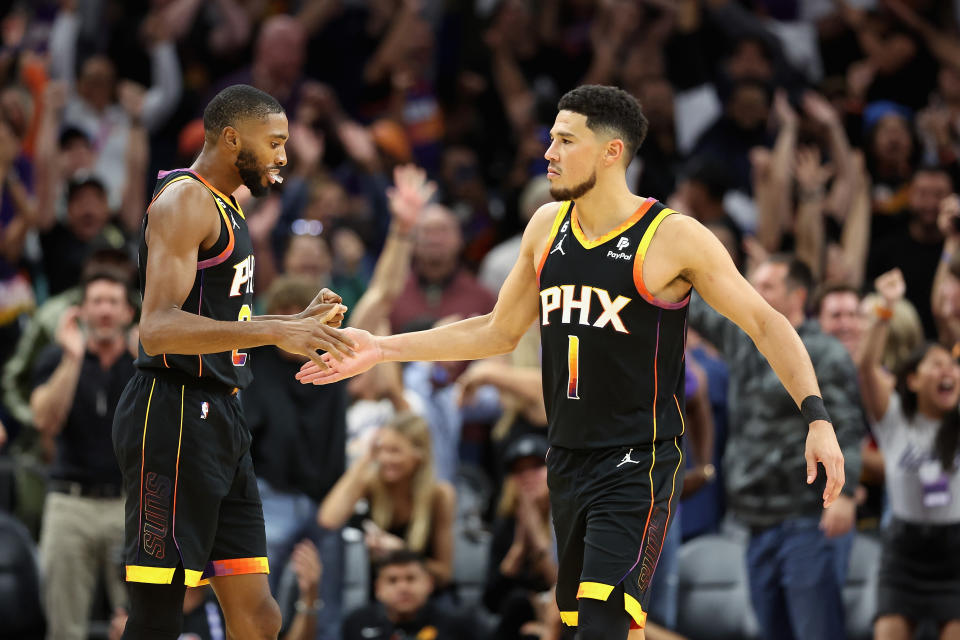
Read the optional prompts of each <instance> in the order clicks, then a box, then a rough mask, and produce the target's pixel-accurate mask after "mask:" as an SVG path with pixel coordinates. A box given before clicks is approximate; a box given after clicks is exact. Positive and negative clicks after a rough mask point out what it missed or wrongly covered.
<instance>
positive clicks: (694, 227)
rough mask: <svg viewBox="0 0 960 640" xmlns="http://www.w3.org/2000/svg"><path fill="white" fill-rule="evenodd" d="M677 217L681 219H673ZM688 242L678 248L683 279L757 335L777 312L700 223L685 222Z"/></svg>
mask: <svg viewBox="0 0 960 640" xmlns="http://www.w3.org/2000/svg"><path fill="white" fill-rule="evenodd" d="M671 217H677V216H671ZM684 226H685V227H686V228H685V229H684V230H683V231H684V233H683V237H684V240H683V241H682V242H681V243H679V244H678V245H677V246H680V247H683V248H682V250H681V251H679V252H678V254H679V257H680V259H681V261H682V264H681V265H680V273H681V276H682V277H683V278H684V279H685V280H687V281H688V282H690V284H692V285H693V288H694V289H696V291H697V293H699V294H700V297H702V298H703V300H704V301H705V302H706V303H707V304H708V305H710V306H711V307H713V308H714V309H715V310H716V311H718V312H719V313H721V314H722V315H724V316H726V317H727V318H729V319H730V320H732V321H733V322H734V323H736V324H737V326H739V327H740V328H741V329H743V330H744V332H746V333H747V334H748V335H750V336H755V335H757V332H758V330H759V327H760V326H761V325H762V324H763V323H764V320H765V318H767V317H768V316H769V314H770V313H771V312H773V309H772V308H771V307H770V305H768V304H767V302H766V301H765V300H764V299H763V298H762V297H761V296H760V294H759V293H757V291H756V289H754V288H753V287H752V286H751V285H750V283H749V282H747V280H746V278H744V277H743V276H742V275H741V274H740V272H739V271H737V267H736V265H734V264H733V260H732V259H731V258H730V254H729V253H727V250H726V248H724V246H723V244H721V243H720V241H719V240H718V239H717V238H716V236H714V235H713V233H711V232H710V230H708V229H707V228H706V227H704V226H703V225H701V224H700V223H699V222H697V221H695V220H692V219H690V218H686V219H685V223H684Z"/></svg>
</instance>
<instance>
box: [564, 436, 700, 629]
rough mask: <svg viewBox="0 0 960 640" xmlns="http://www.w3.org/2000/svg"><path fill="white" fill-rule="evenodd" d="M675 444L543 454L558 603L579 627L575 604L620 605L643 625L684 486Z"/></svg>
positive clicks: (567, 618)
mask: <svg viewBox="0 0 960 640" xmlns="http://www.w3.org/2000/svg"><path fill="white" fill-rule="evenodd" d="M681 450H682V442H681V439H680V438H676V439H675V440H667V441H665V442H658V443H656V446H653V445H652V444H651V443H647V444H646V445H638V446H635V447H633V448H630V447H617V448H607V449H564V448H561V447H551V449H550V451H549V452H548V453H547V483H548V485H549V487H550V505H551V509H552V511H553V523H554V529H555V531H556V536H557V551H558V557H559V572H558V578H557V605H558V606H559V607H560V617H561V618H562V620H563V622H564V624H566V625H569V626H576V625H577V617H578V616H577V611H578V606H577V600H578V599H580V598H592V599H596V600H603V601H607V600H608V599H610V598H611V597H613V598H616V599H617V600H620V601H622V604H623V607H624V609H626V611H627V613H629V614H630V617H631V618H632V623H631V627H632V628H640V629H642V628H643V627H644V624H645V623H646V618H647V613H646V611H647V605H648V601H649V593H650V583H651V581H652V579H653V572H654V570H655V569H656V567H657V561H658V560H659V558H660V550H661V549H662V548H663V540H664V536H665V535H666V532H667V526H668V525H669V524H670V522H671V520H672V516H673V514H674V513H676V509H677V500H678V498H679V495H680V490H681V488H682V486H683V456H682V453H681Z"/></svg>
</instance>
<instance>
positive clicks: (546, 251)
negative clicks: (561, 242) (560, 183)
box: [537, 200, 573, 282]
mask: <svg viewBox="0 0 960 640" xmlns="http://www.w3.org/2000/svg"><path fill="white" fill-rule="evenodd" d="M572 204H573V203H572V202H570V201H569V200H568V201H566V202H564V203H562V204H561V205H560V208H559V209H558V210H557V215H556V217H555V218H554V219H553V226H552V227H550V237H548V238H547V246H546V247H544V248H543V255H541V256H540V263H539V264H538V265H537V282H539V281H540V272H541V271H543V265H544V264H546V262H547V256H549V255H550V247H552V246H553V239H554V238H556V237H557V232H558V231H559V230H560V223H561V222H562V221H563V218H564V216H566V215H567V211H568V210H569V209H570V206H571V205H572Z"/></svg>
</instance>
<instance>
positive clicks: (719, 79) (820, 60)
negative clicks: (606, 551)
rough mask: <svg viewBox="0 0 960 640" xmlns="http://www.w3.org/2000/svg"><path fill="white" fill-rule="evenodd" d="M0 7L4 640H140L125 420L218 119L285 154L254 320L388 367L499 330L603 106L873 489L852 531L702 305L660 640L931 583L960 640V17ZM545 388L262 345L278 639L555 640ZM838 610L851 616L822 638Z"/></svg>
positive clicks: (678, 8) (741, 634) (157, 1)
mask: <svg viewBox="0 0 960 640" xmlns="http://www.w3.org/2000/svg"><path fill="white" fill-rule="evenodd" d="M0 6H2V20H0V366H2V396H0V636H2V637H4V638H41V637H45V636H46V637H49V638H70V639H73V638H77V639H80V638H88V637H89V638H107V637H110V638H117V637H119V633H120V632H121V630H122V628H123V622H124V605H125V597H124V593H123V588H122V568H121V567H120V565H119V558H120V556H119V550H118V547H119V544H120V541H121V539H122V529H123V516H122V513H123V511H122V507H121V505H122V496H121V495H120V488H119V487H120V474H119V470H118V469H117V468H116V462H115V460H114V458H113V450H112V444H111V440H110V425H111V422H112V416H113V411H114V408H115V405H116V402H117V399H118V397H119V394H120V391H121V390H122V388H123V386H124V384H125V383H126V380H127V379H128V378H129V375H130V374H131V371H132V360H131V357H130V354H129V351H130V349H131V348H134V349H135V345H136V322H135V321H136V315H137V307H138V304H139V294H138V292H137V290H136V286H137V284H136V264H135V261H134V256H135V246H134V243H135V241H136V237H137V231H138V228H139V225H140V222H141V220H142V218H143V213H144V210H145V208H146V206H147V204H148V202H149V199H150V194H151V191H152V189H153V184H154V181H155V179H156V175H157V173H158V171H160V170H166V169H172V168H176V167H185V166H189V164H190V163H191V162H192V161H193V159H194V158H195V157H196V155H197V153H198V152H199V150H200V148H201V146H202V144H203V127H202V123H201V120H200V115H201V113H202V110H203V107H204V105H205V104H206V102H207V101H208V100H209V99H210V98H211V97H212V96H213V95H215V94H216V92H217V91H219V90H220V89H222V88H224V87H226V86H228V85H230V84H236V83H247V84H252V85H254V86H256V87H258V88H260V89H262V90H264V91H267V92H269V93H270V94H272V95H273V96H275V97H276V98H277V99H278V100H279V101H280V102H281V104H283V106H284V107H285V109H286V112H287V116H288V118H289V122H290V140H289V142H288V143H287V155H288V158H289V164H288V166H287V168H286V169H285V170H284V174H285V177H286V180H285V181H284V182H283V184H282V185H275V187H274V189H273V190H272V192H271V194H270V195H269V196H267V197H265V198H262V199H259V200H254V199H252V198H249V197H248V196H249V194H247V197H245V196H244V194H242V193H238V194H237V196H238V199H239V201H240V202H241V204H242V206H243V207H244V209H245V213H246V215H247V218H248V220H249V226H250V229H251V234H252V235H253V241H254V245H255V251H256V258H257V261H256V266H257V269H256V293H257V296H258V298H257V299H258V302H257V304H258V312H259V313H288V312H291V311H294V312H295V311H299V310H300V309H301V308H303V307H304V306H305V305H306V303H308V302H309V301H310V300H311V299H312V297H313V296H314V294H315V293H316V291H317V289H318V288H320V287H324V286H327V287H330V288H332V289H334V290H335V291H336V292H337V293H339V294H340V295H341V296H342V297H343V299H344V302H345V303H346V304H347V305H348V306H349V307H350V312H349V314H348V316H347V320H346V324H348V325H350V326H356V327H361V328H364V329H368V330H370V331H373V332H376V333H390V332H403V331H411V330H417V329H423V328H428V327H431V326H436V325H438V324H442V323H446V322H451V321H453V320H456V319H459V318H465V317H469V316H473V315H478V314H484V313H486V312H488V311H490V310H491V309H492V307H493V304H494V302H495V300H496V296H497V293H498V291H499V289H500V286H501V284H502V283H503V281H504V279H505V277H506V274H507V272H508V271H509V269H510V268H511V266H512V265H513V262H514V260H515V259H516V256H517V255H518V254H519V246H520V234H521V232H522V230H523V227H524V225H525V222H526V221H527V220H528V219H529V218H530V216H531V215H532V214H533V212H534V211H535V210H536V209H537V208H538V207H539V206H540V205H542V204H544V203H546V202H548V201H549V200H550V196H549V192H548V190H549V187H548V183H547V181H546V177H545V170H546V161H545V160H544V158H543V153H544V151H545V149H546V146H547V144H548V131H549V128H550V126H551V124H552V122H553V118H554V116H555V113H556V103H557V100H558V99H559V97H560V96H561V95H562V94H563V93H564V92H566V91H567V90H569V89H571V88H573V87H575V86H577V85H580V84H587V83H592V84H615V85H617V86H620V87H622V88H624V89H625V90H627V91H629V92H630V93H632V94H633V95H634V96H636V97H637V98H638V100H639V101H640V102H641V104H642V106H643V109H644V112H645V114H646V116H647V117H648V118H649V121H650V131H649V135H648V137H647V140H646V142H645V143H644V144H643V146H642V148H641V149H640V151H639V154H638V157H637V158H636V159H635V160H634V161H633V163H632V164H631V166H630V169H629V171H628V174H627V175H628V180H629V181H630V186H631V188H633V190H634V191H635V192H636V193H639V194H642V195H644V196H653V197H655V198H657V199H659V200H661V201H663V202H665V203H666V204H667V205H668V206H670V207H672V208H674V209H676V210H678V211H680V212H682V213H684V214H686V215H689V216H693V217H695V218H696V219H698V220H699V221H701V222H702V223H703V224H704V225H706V226H708V227H709V228H710V229H711V230H712V231H714V232H715V234H716V235H717V237H718V238H719V239H720V240H721V241H722V242H723V244H724V245H725V246H726V247H727V249H728V250H729V252H730V255H731V257H732V259H733V260H734V262H735V263H736V265H737V266H738V268H739V269H740V270H741V271H742V272H743V273H744V275H745V276H747V277H748V278H749V279H750V281H751V283H753V284H754V286H755V287H756V288H757V289H758V290H759V291H760V293H761V294H762V295H763V296H764V297H765V298H766V299H767V301H768V302H770V303H771V304H772V305H773V306H774V307H775V308H776V309H777V310H778V311H780V312H782V313H783V314H784V315H785V316H786V317H787V318H788V319H790V321H791V322H792V323H793V324H794V326H795V327H797V329H798V332H799V333H800V335H801V336H802V338H803V340H804V342H805V344H806V345H807V347H808V350H809V351H810V352H811V356H812V357H813V360H814V365H815V367H816V368H817V373H818V377H819V379H820V381H821V385H822V387H823V394H824V398H825V401H826V405H827V408H828V410H829V411H830V412H831V414H832V416H833V417H834V422H835V425H836V428H837V432H838V436H839V438H840V442H841V445H842V447H843V450H844V454H845V456H846V459H847V479H848V487H846V488H845V490H844V496H843V497H842V498H841V499H840V500H839V501H838V503H837V505H836V506H835V507H832V508H831V509H830V510H828V511H826V512H822V507H821V506H820V505H819V504H817V502H816V500H815V495H816V492H815V490H810V489H808V488H806V487H805V485H804V482H803V480H804V475H805V474H804V461H803V457H802V456H803V437H804V435H805V431H804V425H803V423H802V420H801V419H800V417H799V414H798V413H797V412H796V408H795V405H793V404H792V402H791V401H790V399H789V397H788V396H787V395H786V394H785V392H784V391H783V390H782V388H780V387H779V383H776V379H775V378H772V372H770V370H769V368H768V367H767V366H766V365H765V363H764V362H763V361H762V360H758V358H759V356H758V355H757V354H756V352H755V350H754V348H753V345H752V343H749V340H746V343H748V344H744V339H745V336H744V334H742V333H740V332H739V330H738V329H736V328H735V327H734V326H733V325H730V324H729V323H726V321H725V320H723V319H721V318H718V317H714V316H711V314H710V310H709V309H705V308H703V305H701V304H699V302H698V301H696V300H694V302H693V303H692V304H691V311H690V329H691V330H690V337H689V340H688V343H687V358H686V367H687V370H686V395H687V398H686V406H687V438H686V446H687V451H686V457H687V461H688V462H687V466H688V469H687V475H686V479H685V482H684V486H683V488H682V490H683V500H682V507H681V509H680V511H679V513H677V514H676V515H675V516H674V520H673V525H672V529H671V532H670V534H669V536H668V540H667V543H666V544H665V545H664V550H663V552H662V554H661V557H660V560H659V564H658V569H657V573H656V582H655V583H654V584H655V586H654V588H653V597H652V600H651V603H650V606H649V624H648V631H647V637H648V639H651V640H656V639H657V638H682V637H687V638H693V639H696V638H710V639H712V640H717V639H723V638H757V637H761V636H762V637H768V638H778V639H779V638H790V637H794V636H796V637H800V634H801V633H802V620H801V619H803V618H805V617H809V616H825V617H827V618H829V619H830V620H831V621H832V622H831V624H836V625H839V626H840V628H842V629H845V631H843V632H842V633H844V634H846V637H850V638H869V637H873V622H874V618H875V616H876V614H877V613H878V612H880V613H886V614H889V613H891V611H890V610H889V601H890V600H891V596H890V594H891V593H901V591H896V590H894V591H890V590H889V589H890V588H892V587H891V585H893V586H894V587H897V585H899V588H901V589H904V588H905V587H903V580H907V579H908V578H909V579H910V580H913V579H916V576H914V575H913V574H910V575H907V573H908V572H906V570H905V569H902V567H901V564H903V563H901V561H904V558H906V559H907V561H908V562H906V561H904V562H906V564H903V566H908V565H909V566H913V567H916V566H930V567H934V568H935V569H936V571H939V573H938V574H937V575H936V576H935V578H933V577H931V578H930V580H928V581H926V582H923V583H922V584H921V585H920V586H917V585H914V586H915V587H916V589H915V590H917V591H918V592H922V593H923V594H924V598H923V601H922V602H917V603H913V604H909V603H908V605H904V606H906V607H907V608H906V609H904V610H902V611H900V612H899V613H898V614H897V615H899V616H900V617H901V618H903V619H905V620H907V621H908V622H909V623H910V625H909V626H910V629H909V631H908V632H906V631H905V632H904V633H912V632H913V631H916V632H917V633H918V634H920V635H921V636H923V634H927V635H926V636H924V637H938V635H939V636H940V637H944V638H960V622H958V621H957V620H954V621H953V622H950V619H951V616H950V615H949V611H951V610H952V611H953V612H954V613H955V614H956V615H953V616H952V618H956V619H960V599H958V598H957V590H956V589H957V587H956V585H957V584H960V560H953V561H948V562H945V561H944V559H945V558H949V557H951V556H950V554H946V553H945V551H944V549H947V550H949V549H951V548H952V549H953V550H954V551H956V553H955V554H952V557H953V558H960V549H958V548H957V547H958V545H960V527H958V528H957V529H951V528H950V527H952V526H954V525H960V472H958V470H957V466H958V464H957V463H958V461H960V449H958V446H960V445H958V441H960V418H958V409H957V406H958V399H960V367H958V365H957V357H958V356H960V253H957V250H958V249H960V200H958V197H957V195H956V194H957V190H958V188H960V187H958V185H960V37H958V33H960V2H957V0H475V1H467V0H300V1H298V0H207V1H206V2H203V1H201V0H150V1H149V2H121V1H120V0H59V1H53V0H30V1H29V2H27V1H21V0H7V1H6V2H2V3H0ZM741 347H742V348H741ZM539 360H540V357H539V339H538V335H537V331H536V327H533V328H532V331H531V332H530V334H529V335H528V336H527V338H525V339H524V341H523V342H522V343H521V346H520V347H519V348H518V350H517V351H516V352H515V353H513V354H511V355H510V356H508V357H504V358H498V359H493V360H487V361H480V362H476V363H413V364H409V365H405V366H400V365H398V364H395V363H393V364H382V365H379V366H378V367H376V368H375V369H373V370H371V371H370V372H368V373H366V374H364V375H362V376H359V377H357V378H355V379H352V380H349V381H346V382H343V383H338V384H336V385H332V386H329V387H309V388H308V387H303V386H301V385H299V384H298V383H296V382H295V380H294V379H293V374H294V372H295V371H297V369H298V368H299V364H300V363H299V362H298V361H297V360H296V359H295V358H292V357H291V356H289V354H285V353H283V352H280V351H279V350H277V349H275V348H273V347H265V348H261V349H257V350H255V351H254V353H253V356H252V361H251V362H252V367H253V370H254V376H255V382H254V384H253V386H252V387H250V388H249V389H248V390H245V391H244V392H243V394H242V401H243V404H244V406H245V411H246V419H247V422H248V424H249V427H250V429H251V431H252V432H253V456H254V462H255V467H256V471H257V474H258V477H259V482H260V492H261V496H262V499H263V505H264V515H265V519H266V527H267V538H268V546H269V556H270V557H269V561H270V566H271V575H270V580H271V587H272V588H273V589H274V593H275V595H276V597H277V598H278V600H279V601H280V603H281V606H282V607H283V609H284V611H285V615H284V621H285V623H284V630H283V636H282V637H284V638H290V639H305V638H323V639H333V638H344V639H345V640H353V639H354V638H368V639H370V638H417V639H421V640H434V639H441V640H442V639H444V638H470V637H475V638H504V639H513V638H542V639H544V640H546V639H552V638H558V637H559V635H558V633H559V619H558V614H557V612H556V606H555V604H554V602H553V596H552V594H551V588H552V586H553V584H554V583H555V580H556V570H557V568H556V555H555V550H554V542H553V533H552V529H551V523H550V509H549V504H548V501H547V485H546V469H545V464H544V456H545V454H546V452H547V445H546V440H545V424H546V416H545V413H544V407H543V395H542V389H541V386H540V372H539ZM771 380H772V382H771ZM811 495H812V496H814V499H812V500H811V499H810V496H811ZM821 512H822V513H821ZM797 531H802V532H803V536H804V537H802V538H801V536H799V535H798V534H797V533H796V532H797ZM937 535H946V538H944V539H943V540H941V539H939V538H937V539H933V538H931V536H933V537H935V536H937ZM931 540H933V541H932V542H931ZM944 540H946V542H945V541H944ZM787 542H790V544H797V545H800V546H801V547H802V549H804V550H807V551H811V553H810V554H809V555H804V554H803V553H802V552H797V553H793V552H791V551H790V549H791V547H790V545H789V544H787ZM951 544H952V545H953V546H952V547H949V545H951ZM818 545H819V546H818ZM898 545H899V546H898ZM944 545H947V546H944ZM918 548H922V549H926V550H928V552H929V553H928V554H927V556H923V557H919V556H917V557H915V556H909V554H908V553H907V551H904V550H905V549H906V550H908V551H909V550H911V549H912V550H914V551H915V550H916V549H918ZM824 549H828V550H829V553H827V552H826V551H823V550H824ZM931 549H933V550H935V551H930V550H931ZM791 554H793V555H792V556H791ZM783 556H790V557H792V558H793V560H790V559H789V558H788V559H784V557H783ZM881 556H882V557H883V558H884V563H883V567H884V569H883V571H884V572H885V573H884V575H883V576H878V567H879V566H880V564H881ZM811 558H814V559H813V560H811ZM824 558H829V559H830V562H831V563H832V564H831V566H830V567H829V568H822V571H820V572H819V573H818V570H819V569H818V568H817V565H818V563H819V564H823V562H825V560H823V559H824ZM791 563H793V564H798V565H803V566H798V567H793V568H792V569H791V566H790V565H791ZM898 563H901V564H898ZM936 571H934V573H936ZM944 572H945V573H944ZM828 573H829V574H830V577H829V578H827V577H825V576H826V574H828ZM800 574H802V575H800ZM798 575H799V577H798ZM791 576H793V577H792V578H791ZM898 580H900V582H898ZM951 580H952V584H953V589H952V590H951V589H949V588H947V589H945V590H943V589H941V587H942V586H943V585H944V584H947V585H949V584H950V583H951ZM800 583H802V584H800ZM804 587H805V588H806V589H807V591H809V590H810V589H814V590H819V591H821V592H822V591H823V590H828V591H829V590H830V589H832V590H833V591H832V593H835V600H836V611H832V612H823V611H810V610H809V609H805V608H804V607H805V606H806V605H808V604H809V602H810V597H809V593H804ZM884 589H887V591H884ZM907 590H908V591H909V589H907ZM930 602H934V604H933V605H929V603H930ZM928 605H929V606H928ZM884 607H887V608H884ZM911 607H912V608H911ZM924 607H927V608H924ZM184 609H185V612H186V613H187V629H186V630H185V636H184V637H188V638H211V639H214V638H223V637H224V633H225V632H224V627H223V622H222V617H221V615H220V613H219V610H218V608H217V605H216V602H215V599H214V598H213V596H212V594H211V593H209V592H208V590H206V589H204V588H199V589H195V590H194V589H191V590H189V592H188V596H187V601H186V602H185V604H184ZM945 610H946V611H947V612H948V614H944V613H943V612H944V611H945ZM894 613H897V612H894ZM945 616H946V617H945ZM784 620H787V621H788V623H786V624H788V626H791V625H792V628H793V630H792V631H790V630H789V629H787V630H783V629H782V628H780V627H778V626H777V625H782V624H785V623H784V622H783V621H784ZM895 622H896V621H895ZM778 629H780V630H778ZM791 633H792V634H794V635H793V636H791V635H789V634H791ZM189 634H192V635H189ZM805 637H814V636H810V635H807V636H805ZM831 637H835V636H831ZM877 637H891V638H894V637H904V638H906V637H909V635H901V636H898V635H890V636H883V635H878V636H877Z"/></svg>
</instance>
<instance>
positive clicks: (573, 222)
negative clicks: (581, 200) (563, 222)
mask: <svg viewBox="0 0 960 640" xmlns="http://www.w3.org/2000/svg"><path fill="white" fill-rule="evenodd" d="M654 202H656V199H654V198H647V199H646V200H645V201H644V202H643V204H641V205H640V207H639V208H638V209H637V210H636V211H634V212H633V215H631V216H630V217H629V218H627V219H626V220H625V221H624V222H623V224H621V225H620V226H619V227H617V228H616V229H613V230H611V231H608V232H606V233H605V234H603V235H602V236H600V237H599V238H597V239H596V240H587V236H586V235H585V234H584V233H583V229H581V228H580V221H579V220H578V219H577V208H576V207H573V213H572V214H570V226H571V227H572V228H573V235H574V236H575V237H576V238H577V241H578V242H579V243H580V244H581V245H583V248H584V249H593V248H594V247H599V246H600V245H602V244H603V243H604V242H607V241H608V240H611V239H613V238H615V237H616V236H618V235H620V234H621V233H623V232H624V231H626V230H627V229H629V228H630V227H632V226H633V225H635V224H636V223H637V222H638V221H639V220H640V218H642V217H643V215H644V214H645V213H646V212H647V211H649V210H650V207H652V206H653V203H654Z"/></svg>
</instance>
